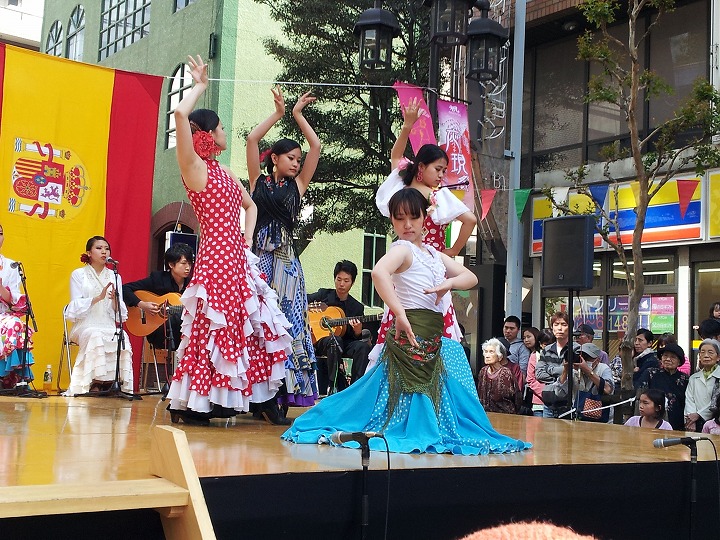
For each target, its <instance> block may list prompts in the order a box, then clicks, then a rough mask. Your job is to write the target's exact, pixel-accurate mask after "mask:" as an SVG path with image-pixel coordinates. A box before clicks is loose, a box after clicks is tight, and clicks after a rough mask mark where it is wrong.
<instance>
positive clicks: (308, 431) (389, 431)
mask: <svg viewBox="0 0 720 540" xmlns="http://www.w3.org/2000/svg"><path fill="white" fill-rule="evenodd" d="M442 355H443V363H444V367H445V372H446V374H445V378H444V380H443V383H442V386H443V387H442V394H441V400H440V406H439V409H438V410H437V411H436V409H435V406H434V404H433V402H432V400H431V399H430V398H429V397H428V396H426V395H424V394H420V393H404V394H401V396H400V400H399V401H398V404H397V406H396V408H395V411H394V414H393V417H392V418H391V419H390V421H387V416H388V409H387V406H388V398H389V389H388V383H387V364H386V363H385V361H384V359H381V361H380V362H378V363H377V365H376V366H375V367H374V368H373V369H372V370H369V371H368V372H367V373H366V374H365V375H364V376H363V377H361V378H360V379H359V380H358V381H357V382H356V383H355V384H353V385H351V386H350V387H348V388H346V389H345V390H343V391H342V392H339V393H337V394H333V395H331V396H328V397H327V398H325V399H324V400H322V401H321V402H320V403H318V404H317V405H316V406H315V407H313V408H312V409H310V410H309V411H307V412H306V413H305V414H303V415H301V416H300V417H299V418H297V419H296V420H295V422H294V423H293V425H292V427H290V428H289V429H288V430H287V431H286V432H285V433H284V434H283V435H282V438H283V439H285V440H287V441H291V442H295V443H299V444H318V443H321V444H322V443H327V444H332V443H330V437H331V436H332V434H333V433H335V432H336V431H346V432H358V431H364V432H367V431H373V432H382V435H383V437H384V438H385V440H386V441H387V445H388V447H389V450H390V451H391V452H398V453H408V454H413V453H451V454H459V455H468V456H474V455H486V454H490V453H506V452H518V451H521V450H525V449H528V448H530V447H531V446H532V445H531V444H529V443H526V442H523V441H520V440H516V439H512V438H510V437H507V436H505V435H502V434H500V433H498V432H497V431H495V429H494V428H493V427H492V425H491V424H490V420H489V419H488V417H487V415H486V414H485V411H484V409H483V407H482V405H481V404H480V401H479V399H478V397H477V392H476V391H475V387H474V385H473V379H472V373H471V371H470V367H469V365H468V363H467V359H466V357H465V353H464V351H463V350H462V347H461V346H460V344H459V343H457V342H456V341H453V340H450V339H448V338H443V348H442ZM369 444H370V449H371V450H385V442H384V441H383V440H382V439H381V438H373V439H370V441H369ZM342 446H345V447H348V448H358V447H359V445H358V443H356V442H352V441H351V442H347V443H344V444H343V445H342Z"/></svg>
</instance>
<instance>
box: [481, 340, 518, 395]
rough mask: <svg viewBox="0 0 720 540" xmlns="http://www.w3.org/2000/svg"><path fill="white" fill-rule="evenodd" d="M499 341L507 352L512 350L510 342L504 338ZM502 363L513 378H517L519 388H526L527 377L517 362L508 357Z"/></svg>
mask: <svg viewBox="0 0 720 540" xmlns="http://www.w3.org/2000/svg"><path fill="white" fill-rule="evenodd" d="M497 340H498V341H499V342H500V344H501V345H502V346H503V347H505V351H509V350H510V343H508V340H507V339H505V338H504V337H501V338H497ZM500 363H501V364H502V365H503V366H505V367H506V368H508V369H509V370H510V371H511V372H512V374H513V376H514V377H515V380H516V381H517V385H518V388H523V387H524V386H525V376H524V375H523V372H522V370H521V369H520V366H518V365H517V364H516V363H515V362H511V361H510V360H509V359H508V357H507V356H505V357H503V358H501V359H500ZM483 365H485V362H484V361H483Z"/></svg>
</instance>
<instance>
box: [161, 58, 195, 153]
mask: <svg viewBox="0 0 720 540" xmlns="http://www.w3.org/2000/svg"><path fill="white" fill-rule="evenodd" d="M192 82H193V79H192V75H190V71H189V70H188V68H187V66H186V65H185V64H180V65H179V66H178V67H177V69H176V70H175V72H174V73H173V75H172V78H171V79H170V88H169V89H168V108H167V122H166V125H167V128H166V129H165V148H175V145H176V139H175V115H174V114H173V113H174V112H175V108H176V107H177V106H178V104H179V103H180V101H182V98H183V96H184V95H185V92H187V91H188V90H190V89H191V88H192Z"/></svg>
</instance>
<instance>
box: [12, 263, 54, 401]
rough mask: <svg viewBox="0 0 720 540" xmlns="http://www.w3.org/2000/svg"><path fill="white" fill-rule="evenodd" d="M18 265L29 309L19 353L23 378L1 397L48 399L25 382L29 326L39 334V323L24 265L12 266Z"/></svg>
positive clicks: (26, 312)
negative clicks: (31, 300)
mask: <svg viewBox="0 0 720 540" xmlns="http://www.w3.org/2000/svg"><path fill="white" fill-rule="evenodd" d="M13 264H14V265H16V267H17V271H18V274H19V275H20V283H21V284H22V290H23V294H24V295H25V302H26V303H27V308H26V310H25V336H24V338H23V346H22V349H20V352H19V353H18V354H19V355H20V358H21V360H20V373H21V377H20V380H19V381H18V382H17V383H15V387H14V388H8V389H0V396H17V397H26V398H40V399H42V398H46V397H48V395H47V392H39V391H37V390H35V389H34V388H30V385H29V384H28V382H27V381H26V380H25V369H26V368H27V353H28V345H29V344H30V331H29V325H30V321H32V325H33V331H34V332H37V330H38V329H37V321H36V320H35V313H34V312H33V309H32V303H31V302H30V295H29V294H28V290H27V280H26V278H25V271H24V269H23V264H22V263H21V262H19V261H18V262H14V263H12V264H11V265H10V266H11V267H12V265H13Z"/></svg>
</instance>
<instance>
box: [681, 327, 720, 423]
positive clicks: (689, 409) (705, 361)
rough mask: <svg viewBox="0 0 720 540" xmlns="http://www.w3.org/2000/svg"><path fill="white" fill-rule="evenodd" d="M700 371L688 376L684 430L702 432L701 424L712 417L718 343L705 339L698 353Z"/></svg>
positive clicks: (718, 377)
mask: <svg viewBox="0 0 720 540" xmlns="http://www.w3.org/2000/svg"><path fill="white" fill-rule="evenodd" d="M698 357H699V361H700V370H699V371H696V372H695V373H693V374H692V375H690V380H689V382H688V386H687V390H686V391H685V429H686V430H687V431H697V432H700V431H702V428H703V424H705V422H707V421H708V420H710V419H711V418H712V417H713V411H712V407H713V405H714V404H713V401H712V397H713V396H712V394H713V389H714V388H715V387H716V386H718V387H720V366H718V358H720V343H718V342H717V341H716V340H714V339H706V340H704V341H703V342H702V343H701V344H700V350H699V352H698Z"/></svg>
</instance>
